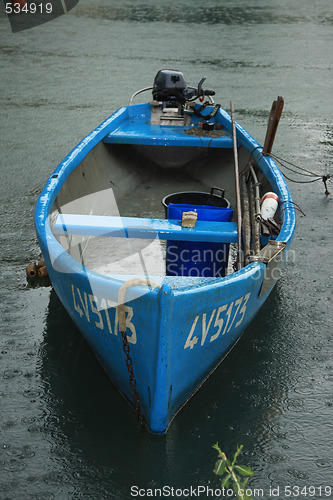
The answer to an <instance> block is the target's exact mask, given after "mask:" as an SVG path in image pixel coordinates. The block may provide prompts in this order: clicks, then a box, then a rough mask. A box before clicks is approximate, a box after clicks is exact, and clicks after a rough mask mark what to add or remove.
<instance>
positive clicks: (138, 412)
mask: <svg viewBox="0 0 333 500" xmlns="http://www.w3.org/2000/svg"><path fill="white" fill-rule="evenodd" d="M120 333H121V336H122V339H123V349H124V352H125V354H126V366H127V370H128V376H129V380H130V386H131V388H132V399H133V403H134V408H135V412H136V415H137V417H138V420H139V422H140V425H141V426H142V427H143V426H144V419H143V415H142V413H141V406H140V398H139V394H138V391H137V390H136V380H135V377H134V373H133V362H132V358H131V356H130V346H129V343H128V340H127V335H126V332H120Z"/></svg>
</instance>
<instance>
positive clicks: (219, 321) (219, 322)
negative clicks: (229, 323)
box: [210, 304, 227, 342]
mask: <svg viewBox="0 0 333 500" xmlns="http://www.w3.org/2000/svg"><path fill="white" fill-rule="evenodd" d="M226 308H227V304H224V305H223V306H220V307H219V308H218V310H217V315H216V319H215V323H214V327H215V328H216V327H218V330H217V332H216V333H215V335H212V337H211V339H210V342H213V341H214V340H216V339H217V338H218V337H219V335H220V333H221V330H222V326H223V318H220V314H221V313H222V312H223V311H225V310H226Z"/></svg>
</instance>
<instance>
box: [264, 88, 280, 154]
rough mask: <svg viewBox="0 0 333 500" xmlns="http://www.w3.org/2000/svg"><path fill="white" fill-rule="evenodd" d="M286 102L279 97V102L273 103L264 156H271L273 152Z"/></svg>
mask: <svg viewBox="0 0 333 500" xmlns="http://www.w3.org/2000/svg"><path fill="white" fill-rule="evenodd" d="M283 105H284V100H283V97H281V96H278V98H277V100H276V101H274V102H273V104H272V108H271V112H270V114H269V118H268V125H267V131H266V137H265V141H264V148H263V151H262V154H270V153H271V151H272V147H273V143H274V139H275V134H276V131H277V127H278V125H279V121H280V117H281V113H282V110H283Z"/></svg>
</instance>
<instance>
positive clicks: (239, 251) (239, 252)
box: [230, 101, 243, 270]
mask: <svg viewBox="0 0 333 500" xmlns="http://www.w3.org/2000/svg"><path fill="white" fill-rule="evenodd" d="M230 111H231V122H232V139H233V146H234V163H235V189H236V208H237V230H238V249H237V270H239V269H241V268H242V267H243V251H242V204H241V196H240V183H239V168H238V151H237V136H236V123H235V110H234V103H233V102H232V101H230Z"/></svg>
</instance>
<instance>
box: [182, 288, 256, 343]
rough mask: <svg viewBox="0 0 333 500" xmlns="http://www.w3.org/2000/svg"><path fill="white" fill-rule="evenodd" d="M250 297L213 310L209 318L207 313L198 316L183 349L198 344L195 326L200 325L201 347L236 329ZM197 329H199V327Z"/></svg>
mask: <svg viewBox="0 0 333 500" xmlns="http://www.w3.org/2000/svg"><path fill="white" fill-rule="evenodd" d="M250 296H251V292H249V293H247V294H246V295H244V296H243V297H240V298H239V299H237V300H233V301H232V302H230V303H228V304H223V306H220V307H217V308H216V309H213V311H212V312H211V313H210V316H209V313H203V314H198V315H197V316H196V317H195V318H194V321H193V324H192V327H191V330H190V333H189V334H188V337H187V339H186V342H185V345H184V349H187V348H190V349H193V347H194V346H195V345H196V344H198V342H199V337H196V336H195V335H194V333H195V331H196V329H197V325H198V324H199V325H200V323H201V346H203V345H204V343H205V342H214V341H215V340H217V339H218V338H219V337H220V335H221V336H223V335H225V334H226V333H228V332H230V330H231V329H232V328H238V327H239V326H240V325H241V324H242V322H243V320H244V317H245V313H246V305H247V302H248V300H249V298H250ZM200 319H201V321H200ZM198 328H200V326H199V327H198ZM199 345H200V344H199Z"/></svg>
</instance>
